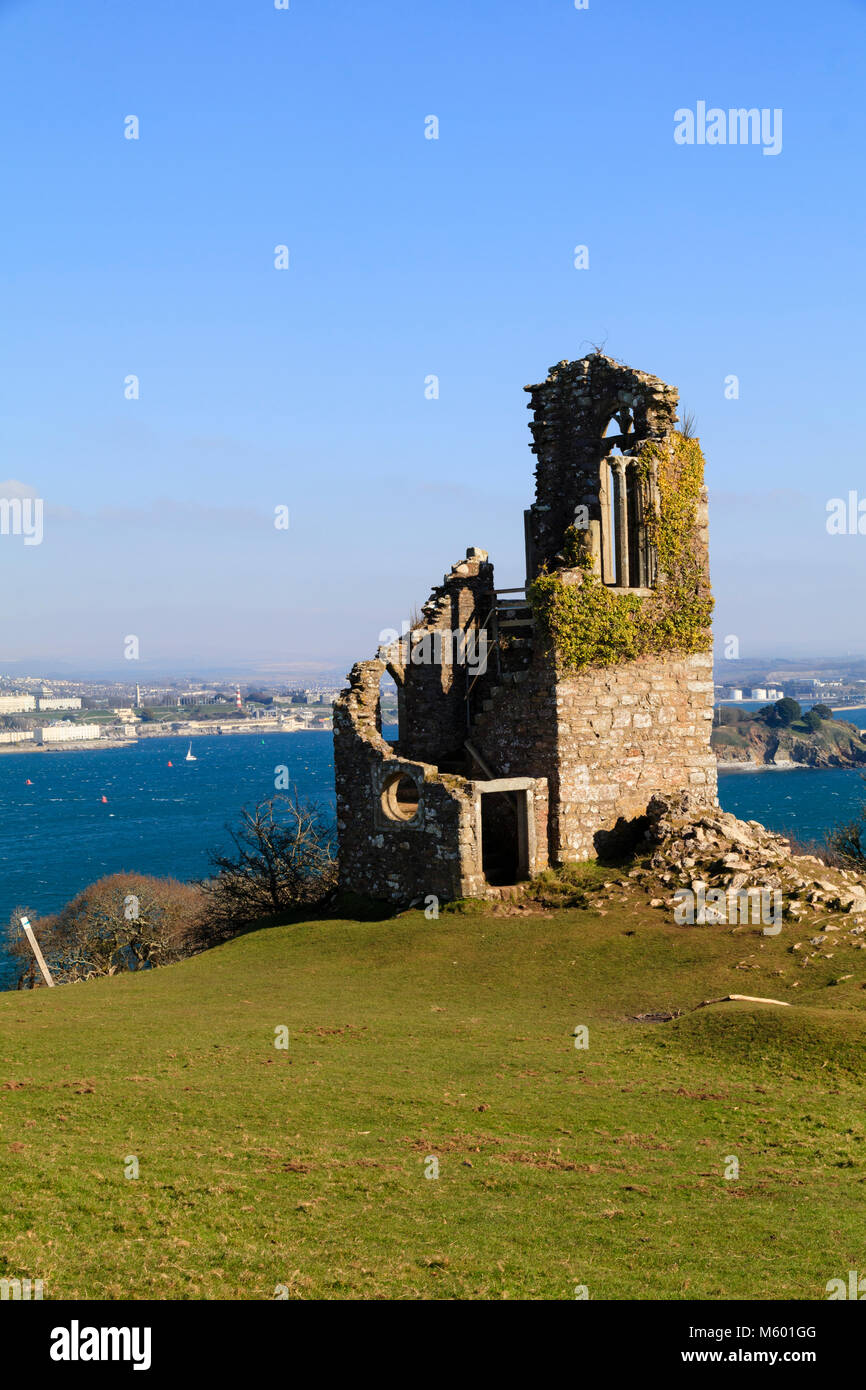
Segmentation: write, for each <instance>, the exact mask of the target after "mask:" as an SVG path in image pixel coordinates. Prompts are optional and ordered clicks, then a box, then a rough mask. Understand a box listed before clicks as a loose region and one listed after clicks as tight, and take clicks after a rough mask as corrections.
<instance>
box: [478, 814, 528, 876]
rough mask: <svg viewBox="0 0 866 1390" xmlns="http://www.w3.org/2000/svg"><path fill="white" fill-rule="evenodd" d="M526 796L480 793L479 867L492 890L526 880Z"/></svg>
mask: <svg viewBox="0 0 866 1390" xmlns="http://www.w3.org/2000/svg"><path fill="white" fill-rule="evenodd" d="M525 832H526V793H525V792H484V793H483V794H482V797H481V867H482V870H483V872H484V877H485V878H486V879H487V882H488V883H489V884H491V885H492V886H493V887H497V888H499V887H504V886H506V885H508V884H512V883H518V882H519V881H520V879H521V878H525V877H526V848H525V846H526V833H525Z"/></svg>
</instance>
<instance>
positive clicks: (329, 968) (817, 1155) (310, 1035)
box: [0, 893, 866, 1299]
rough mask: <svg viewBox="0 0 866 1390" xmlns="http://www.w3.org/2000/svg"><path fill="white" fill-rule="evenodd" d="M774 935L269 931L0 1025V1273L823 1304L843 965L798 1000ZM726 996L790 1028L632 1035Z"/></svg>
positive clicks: (804, 984) (163, 1285)
mask: <svg viewBox="0 0 866 1390" xmlns="http://www.w3.org/2000/svg"><path fill="white" fill-rule="evenodd" d="M796 930H797V929H795V928H793V927H790V926H787V925H786V926H785V928H784V929H783V932H782V934H781V936H779V937H777V938H763V937H762V936H761V935H760V932H759V929H756V928H751V927H745V928H743V927H741V928H737V929H736V930H732V929H730V928H722V927H706V928H694V927H691V928H689V927H678V926H675V925H674V924H673V923H672V922H671V921H670V919H669V914H667V913H665V912H661V911H659V910H653V911H651V910H650V909H649V908H647V907H646V906H645V905H642V904H641V902H640V901H639V895H635V894H631V893H629V894H628V901H627V902H626V903H623V904H618V905H617V906H616V908H614V907H611V908H610V910H608V911H607V912H606V913H605V914H604V915H601V914H595V913H593V912H590V911H561V912H557V913H554V914H549V915H529V914H524V915H521V914H517V915H512V916H494V915H488V914H486V913H483V912H476V911H472V912H467V913H465V914H464V913H462V912H460V911H449V912H444V913H443V915H442V916H441V917H440V919H439V920H438V921H427V920H425V918H424V916H423V914H422V913H415V912H413V913H410V914H406V915H404V916H401V917H399V918H396V919H390V920H382V921H347V920H338V921H333V922H316V923H309V922H308V923H300V924H295V925H291V924H289V925H285V926H279V927H274V928H271V929H268V930H263V931H259V932H255V933H252V934H250V935H247V936H245V937H242V938H240V939H237V940H235V941H233V942H231V943H230V944H228V945H226V946H223V947H220V948H219V949H217V950H214V951H211V952H209V953H207V954H205V955H202V956H199V957H196V958H195V959H193V960H190V961H187V962H185V963H183V964H181V965H177V966H172V967H169V968H165V969H163V970H160V971H157V972H153V973H147V974H141V975H126V976H120V977H115V978H113V979H106V980H103V981H99V982H96V983H92V984H86V985H78V986H66V987H61V988H57V989H55V990H52V991H48V990H40V991H37V992H36V993H32V994H6V995H2V996H0V1036H2V1043H0V1121H2V1122H0V1164H2V1175H0V1176H2V1186H3V1192H4V1202H3V1214H2V1219H0V1274H5V1275H6V1276H7V1277H14V1276H18V1277H27V1276H29V1277H31V1278H41V1279H42V1280H43V1281H44V1290H45V1293H44V1296H45V1298H46V1299H48V1298H51V1299H58V1298H109V1299H113V1298H164V1299H194V1298H207V1299H270V1298H273V1297H274V1294H275V1288H276V1286H277V1285H285V1286H287V1288H288V1290H289V1294H290V1296H291V1297H299V1298H340V1299H343V1298H395V1297H397V1298H493V1299H499V1298H512V1299H513V1298H552V1299H571V1298H573V1297H574V1291H575V1286H576V1285H579V1284H583V1285H586V1286H587V1288H588V1290H589V1296H590V1297H591V1298H596V1299H690V1298H711V1299H736V1298H744V1297H754V1298H759V1299H760V1298H765V1299H769V1298H792V1299H822V1298H825V1297H826V1293H825V1285H826V1282H827V1280H828V1279H831V1278H834V1277H845V1276H846V1275H847V1271H848V1270H849V1269H859V1270H861V1271H863V1270H866V1225H864V1220H863V1210H864V1200H866V1185H864V1184H866V1166H864V1157H866V1155H864V1135H866V1116H864V1105H863V1100H864V1097H863V1085H862V1079H863V1069H864V1067H863V1055H864V1050H863V1044H864V1039H866V1012H864V1003H866V994H864V992H863V980H864V969H863V966H862V964H861V962H863V960H864V953H863V952H862V951H857V950H855V949H853V946H852V947H843V946H841V945H840V946H839V949H838V950H837V951H835V952H834V953H833V957H832V959H829V960H827V961H817V962H814V963H812V964H810V965H809V967H808V968H803V967H801V966H800V965H799V963H798V960H797V957H796V956H795V955H793V954H792V953H791V950H790V946H791V944H792V942H793V940H795V939H799V938H797V937H796ZM799 931H800V932H801V933H802V931H803V929H802V928H800V929H799ZM849 973H850V974H851V975H852V978H850V979H846V980H842V981H841V982H840V983H834V981H835V980H837V979H839V977H840V976H841V975H842V974H849ZM727 993H745V994H754V995H769V996H772V997H774V998H782V999H785V998H790V999H792V1000H793V1001H794V1005H793V1007H791V1008H790V1009H782V1008H778V1007H775V1006H772V1005H745V1004H731V1003H728V1004H719V1005H714V1006H712V1007H710V1008H706V1009H701V1010H698V1011H697V1012H694V1013H691V1012H689V1013H685V1014H684V1015H683V1016H682V1017H680V1018H677V1019H675V1020H673V1021H670V1022H667V1023H656V1024H647V1023H637V1022H635V1021H633V1019H632V1017H631V1016H632V1015H635V1014H639V1013H649V1012H652V1011H657V1010H659V1011H673V1010H677V1009H682V1010H690V1009H692V1008H693V1007H694V1005H696V1004H698V1003H699V1002H700V1001H701V1000H702V999H704V998H708V997H713V996H718V995H724V994H727ZM281 1025H284V1026H285V1027H287V1028H288V1030H289V1046H288V1049H287V1050H279V1049H277V1048H276V1047H275V1045H274V1042H275V1029H277V1028H279V1027H280V1026H281ZM579 1025H584V1026H586V1027H588V1030H589V1047H588V1049H586V1050H583V1049H577V1048H575V1046H574V1041H575V1040H574V1036H573V1034H574V1030H575V1028H576V1027H577V1026H579ZM133 1155H134V1156H135V1157H136V1158H137V1159H138V1163H139V1176H138V1178H137V1179H128V1178H127V1177H126V1176H125V1164H126V1162H127V1160H128V1158H129V1157H130V1156H133ZM431 1156H434V1157H436V1158H438V1162H439V1176H438V1178H427V1177H425V1170H426V1171H430V1170H431V1168H432V1165H431V1164H430V1163H429V1162H428V1159H429V1158H430V1157H431ZM730 1156H734V1157H736V1158H737V1159H738V1161H739V1178H738V1179H736V1180H727V1179H726V1178H725V1176H724V1174H725V1169H726V1165H727V1164H728V1163H729V1158H730Z"/></svg>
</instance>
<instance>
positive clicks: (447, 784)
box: [334, 660, 484, 903]
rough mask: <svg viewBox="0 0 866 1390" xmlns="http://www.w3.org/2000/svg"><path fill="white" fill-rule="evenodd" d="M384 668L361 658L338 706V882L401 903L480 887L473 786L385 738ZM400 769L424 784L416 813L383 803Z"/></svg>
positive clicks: (463, 893) (444, 898) (445, 896)
mask: <svg viewBox="0 0 866 1390" xmlns="http://www.w3.org/2000/svg"><path fill="white" fill-rule="evenodd" d="M384 670H385V664H384V662H382V661H378V660H377V661H364V662H358V663H356V665H355V666H354V667H353V668H352V671H351V674H350V676H349V688H348V689H347V690H344V691H342V692H341V694H340V696H339V698H338V700H337V702H336V704H335V706H334V772H335V782H336V791H337V829H338V832H339V839H340V884H341V887H342V888H343V889H345V890H348V891H351V892H357V893H361V894H364V895H366V896H370V897H373V898H382V899H384V900H386V901H388V902H398V903H409V902H415V901H418V900H419V899H423V898H424V897H425V896H426V895H427V894H435V895H436V896H437V897H438V898H440V899H441V900H442V901H447V900H448V899H451V898H459V897H465V896H470V895H474V894H477V893H480V892H481V891H482V890H483V887H484V885H483V881H482V880H481V879H480V877H479V876H478V875H477V873H476V872H475V870H476V866H477V865H478V864H479V863H480V853H479V846H478V844H477V842H476V841H477V831H476V815H475V791H474V787H473V785H472V783H471V782H468V781H466V780H465V779H463V778H460V777H452V776H446V775H440V773H439V772H438V770H437V769H436V767H435V766H434V765H432V764H429V763H424V762H420V761H417V760H409V759H406V758H401V757H399V756H398V755H397V754H395V752H394V750H393V748H392V747H391V745H390V744H389V743H388V742H387V741H386V740H385V739H383V738H382V732H381V722H380V713H379V682H380V680H381V677H382V673H383V671H384ZM401 773H405V774H407V775H408V776H411V777H412V779H413V781H414V782H415V783H416V785H417V787H418V790H419V804H418V811H417V814H416V816H415V817H414V818H413V819H412V820H411V821H398V820H393V819H391V818H389V817H388V816H387V815H386V814H385V813H384V812H383V809H382V796H383V792H384V791H385V789H386V785H387V784H388V783H389V782H390V781H391V780H392V779H393V778H394V777H396V776H398V775H399V774H401Z"/></svg>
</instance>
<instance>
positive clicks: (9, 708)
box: [0, 695, 36, 714]
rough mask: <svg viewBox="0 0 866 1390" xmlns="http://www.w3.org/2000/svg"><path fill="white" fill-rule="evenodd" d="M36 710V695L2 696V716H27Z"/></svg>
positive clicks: (0, 704)
mask: <svg viewBox="0 0 866 1390" xmlns="http://www.w3.org/2000/svg"><path fill="white" fill-rule="evenodd" d="M35 709H36V696H35V695H0V714H27V713H28V711H30V710H35Z"/></svg>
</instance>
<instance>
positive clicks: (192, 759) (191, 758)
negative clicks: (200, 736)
mask: <svg viewBox="0 0 866 1390" xmlns="http://www.w3.org/2000/svg"><path fill="white" fill-rule="evenodd" d="M184 762H185V763H197V762H198V758H197V757H196V755H195V753H194V752H193V751H192V744H190V745H189V748H187V750H186V757H185V758H184Z"/></svg>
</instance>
